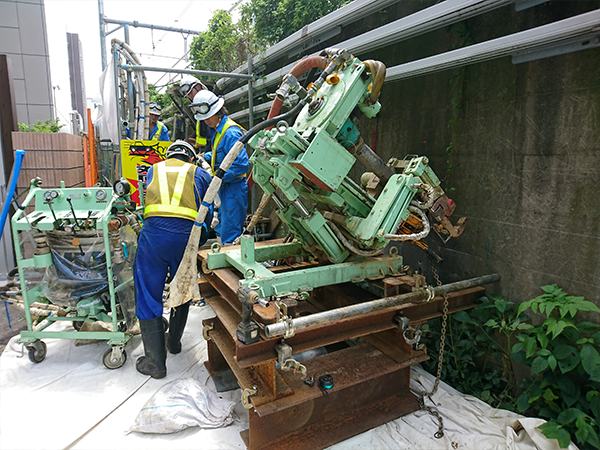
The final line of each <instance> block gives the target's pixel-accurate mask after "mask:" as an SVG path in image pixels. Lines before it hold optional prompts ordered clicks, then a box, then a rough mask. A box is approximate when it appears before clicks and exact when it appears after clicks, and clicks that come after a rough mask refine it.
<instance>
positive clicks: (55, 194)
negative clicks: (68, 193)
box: [50, 191, 58, 200]
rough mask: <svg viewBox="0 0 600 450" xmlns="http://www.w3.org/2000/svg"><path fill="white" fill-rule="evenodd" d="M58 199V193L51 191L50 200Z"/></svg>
mask: <svg viewBox="0 0 600 450" xmlns="http://www.w3.org/2000/svg"><path fill="white" fill-rule="evenodd" d="M57 197H58V191H51V192H50V198H51V199H52V200H54V199H55V198H57Z"/></svg>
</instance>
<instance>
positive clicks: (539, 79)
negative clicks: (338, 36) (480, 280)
mask: <svg viewBox="0 0 600 450" xmlns="http://www.w3.org/2000/svg"><path fill="white" fill-rule="evenodd" d="M597 7H598V2H583V1H582V2H549V3H548V4H543V5H539V6H537V7H535V8H532V9H530V10H526V11H522V12H515V11H514V9H513V8H512V7H506V8H503V9H501V10H498V11H495V12H493V13H488V14H486V15H484V16H481V17H478V18H474V19H470V20H467V21H466V22H463V23H460V24H457V25H455V26H452V27H449V28H447V29H445V30H440V31H439V32H436V33H431V34H429V35H426V36H423V37H422V38H419V39H414V40H412V41H409V42H406V43H401V44H398V45H396V46H392V47H389V48H384V49H381V50H380V51H378V52H376V54H370V55H368V57H369V58H372V59H379V60H381V61H383V62H384V63H386V65H388V66H391V65H396V64H398V63H401V62H403V61H409V60H412V59H417V58H421V57H424V56H429V54H435V53H440V52H443V51H449V50H451V49H452V48H453V47H458V46H464V45H468V44H471V43H477V42H483V41H486V40H488V39H492V38H495V37H498V36H502V35H505V34H509V33H512V32H517V31H521V30H524V29H528V28H531V27H534V26H538V25H542V24H545V23H550V22H553V21H556V20H560V19H562V18H564V17H570V16H573V15H576V14H579V13H582V12H586V11H588V10H590V9H595V8H597ZM399 9H401V6H400V8H399ZM396 12H397V13H400V14H401V11H396ZM390 13H391V11H390ZM361 57H367V55H361ZM598 80H600V49H590V50H584V51H579V52H575V53H570V54H567V55H562V56H555V57H551V58H547V59H543V60H539V61H532V62H527V63H523V64H519V65H513V64H512V63H511V59H510V58H509V57H506V58H501V59H497V60H494V61H490V62H485V63H480V64H474V65H469V66H465V67H462V68H459V69H457V70H451V71H444V72H440V73H437V74H432V75H427V76H422V77H418V78H414V79H409V80H405V81H399V82H394V83H389V84H385V85H384V88H383V89H382V92H381V97H380V101H381V103H382V105H383V108H382V110H381V113H380V114H379V115H378V117H377V118H376V119H375V120H367V119H364V120H361V130H362V132H363V136H364V137H365V140H366V142H367V143H371V142H376V144H375V146H376V150H377V153H378V154H379V155H380V156H381V157H382V158H383V159H384V160H387V159H388V158H389V157H392V156H395V157H402V156H404V155H405V154H418V155H426V156H428V157H429V158H430V161H431V165H432V167H433V169H434V170H435V172H436V173H437V174H438V176H439V177H440V178H441V179H442V180H443V187H444V189H445V190H446V192H447V193H448V195H449V196H450V197H451V198H453V199H454V200H455V201H456V203H457V208H456V211H455V214H454V215H455V216H456V218H455V219H454V221H455V220H456V219H457V218H458V217H460V216H465V217H467V218H468V224H467V228H466V231H465V233H464V234H463V236H462V237H460V238H459V239H454V240H451V241H450V242H448V243H447V244H445V245H444V244H442V243H441V241H440V239H439V238H438V237H437V236H435V235H433V236H430V237H429V238H428V240H427V241H428V243H429V244H430V246H431V248H432V249H433V250H435V251H436V252H438V253H439V254H440V255H441V256H442V257H443V258H444V262H443V263H442V264H441V265H440V266H439V270H440V274H441V277H442V280H443V281H445V282H447V281H454V280H456V279H463V278H468V277H472V276H479V275H483V274H486V273H493V272H497V273H499V274H500V275H501V277H502V281H501V282H500V284H498V285H496V286H494V287H491V288H490V289H491V291H496V292H498V293H501V294H502V295H504V296H506V297H508V298H510V299H512V300H516V301H523V300H528V299H530V298H533V297H535V296H537V295H540V294H541V293H542V291H541V290H540V289H539V287H540V286H543V285H546V284H551V283H557V284H558V285H559V286H560V287H562V288H563V289H564V290H565V291H567V292H569V293H571V294H573V295H580V296H585V297H586V299H588V300H592V301H595V302H596V303H597V304H599V305H600V301H599V298H600V296H599V293H600V184H599V182H598V180H599V178H600V82H599V81H598ZM358 172H360V169H359V168H357V169H356V173H358ZM402 250H403V254H405V255H406V258H407V261H408V262H409V263H410V264H411V265H413V266H417V267H418V266H421V267H422V268H423V270H424V271H426V272H427V271H428V267H429V263H428V261H427V258H426V257H424V255H423V253H422V252H420V251H417V249H416V248H415V247H414V246H412V245H410V244H404V245H403V249H402Z"/></svg>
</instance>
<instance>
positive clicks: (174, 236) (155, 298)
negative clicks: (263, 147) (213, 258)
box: [133, 141, 212, 378]
mask: <svg viewBox="0 0 600 450" xmlns="http://www.w3.org/2000/svg"><path fill="white" fill-rule="evenodd" d="M166 156H167V159H166V160H164V161H161V162H159V163H157V164H154V165H153V166H152V167H150V169H149V170H148V176H147V177H148V178H147V180H148V185H147V186H148V187H147V190H146V196H145V209H144V225H143V227H142V231H141V233H140V235H139V239H138V247H137V252H136V255H135V262H134V268H133V273H134V284H135V292H136V294H135V295H136V314H137V317H138V319H139V321H140V329H141V331H142V341H143V343H144V353H145V356H142V357H140V358H138V360H137V362H136V369H137V371H138V372H140V373H143V374H144V375H150V376H151V377H152V378H163V377H165V376H166V374H167V368H166V358H167V354H166V350H167V349H168V350H169V352H171V353H179V352H181V336H182V335H183V330H184V328H185V324H186V322H187V316H188V311H189V308H190V302H187V303H184V304H183V305H181V306H177V307H176V308H173V309H171V316H170V318H171V320H170V321H169V333H168V335H167V336H166V337H165V329H164V325H163V318H162V316H163V300H162V297H163V290H164V287H165V281H166V279H167V274H168V273H170V274H171V276H174V275H175V273H176V272H177V268H178V267H179V263H180V262H181V259H182V258H183V254H184V252H185V247H186V245H187V242H188V239H189V236H190V232H191V230H192V226H194V222H195V220H196V215H197V213H198V209H200V204H201V202H202V199H203V198H204V195H205V193H206V190H207V189H208V186H209V184H210V181H211V176H210V175H209V173H208V172H207V171H206V170H204V169H202V168H200V167H197V166H196V165H194V163H195V162H196V158H197V154H196V151H195V150H194V148H193V147H192V146H191V145H190V144H188V143H187V142H185V141H175V142H174V143H173V144H171V146H169V148H168V149H167V152H166ZM211 220H212V212H211V210H210V208H209V214H208V215H207V218H206V221H205V223H204V224H203V228H204V230H203V233H202V237H201V239H200V245H202V244H203V243H204V242H206V239H207V238H208V226H207V225H206V224H210V223H211ZM190 301H191V299H190ZM165 345H166V348H165Z"/></svg>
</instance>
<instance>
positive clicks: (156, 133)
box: [148, 102, 171, 141]
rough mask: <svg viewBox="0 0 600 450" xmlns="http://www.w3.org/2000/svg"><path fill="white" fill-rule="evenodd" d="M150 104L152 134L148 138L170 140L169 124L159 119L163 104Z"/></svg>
mask: <svg viewBox="0 0 600 450" xmlns="http://www.w3.org/2000/svg"><path fill="white" fill-rule="evenodd" d="M148 106H149V107H150V125H149V130H150V136H148V139H150V140H151V141H170V140H171V139H169V130H168V129H167V126H166V125H165V124H164V123H162V122H160V121H159V120H158V118H159V117H160V115H161V114H162V106H160V105H159V104H158V103H156V102H152V103H150V104H149V105H148Z"/></svg>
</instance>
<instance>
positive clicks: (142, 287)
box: [133, 221, 190, 320]
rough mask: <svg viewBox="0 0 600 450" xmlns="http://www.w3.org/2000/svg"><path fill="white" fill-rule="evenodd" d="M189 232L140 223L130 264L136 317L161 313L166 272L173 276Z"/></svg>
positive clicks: (143, 317) (160, 314) (141, 318)
mask: <svg viewBox="0 0 600 450" xmlns="http://www.w3.org/2000/svg"><path fill="white" fill-rule="evenodd" d="M189 236H190V235H189V233H174V232H173V231H167V230H164V229H161V228H156V227H153V226H152V225H151V224H150V223H148V221H146V222H145V223H144V226H143V227H142V231H141V233H140V236H139V239H138V248H137V253H136V255H135V262H134V264H133V273H134V277H133V278H134V281H135V292H136V294H135V296H136V302H135V310H136V314H137V316H138V319H140V320H146V319H154V318H157V317H161V316H162V315H163V301H162V295H163V290H164V288H165V282H166V279H167V273H168V272H169V271H170V273H171V276H172V277H174V276H175V273H176V272H177V268H178V267H179V263H180V262H181V259H182V258H183V253H184V252H185V247H186V245H187V242H188V238H189Z"/></svg>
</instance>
